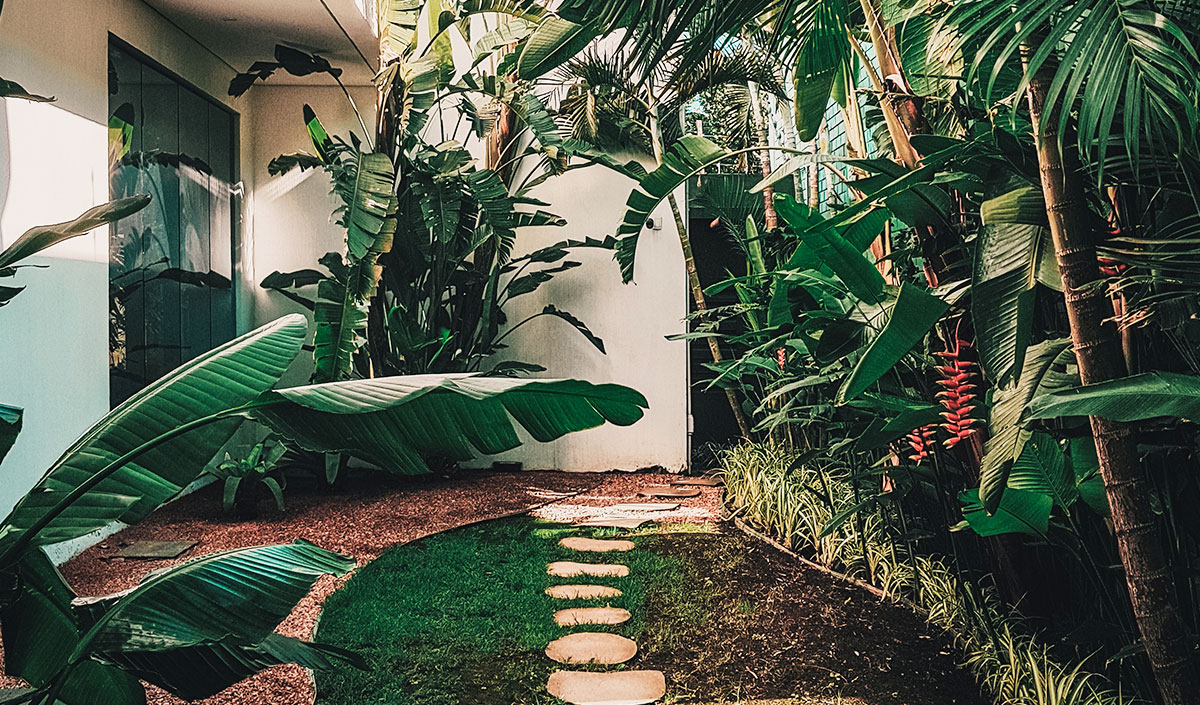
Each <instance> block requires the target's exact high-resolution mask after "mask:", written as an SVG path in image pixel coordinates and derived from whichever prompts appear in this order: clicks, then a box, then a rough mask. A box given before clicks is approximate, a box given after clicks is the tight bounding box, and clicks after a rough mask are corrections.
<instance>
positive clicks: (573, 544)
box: [558, 536, 637, 553]
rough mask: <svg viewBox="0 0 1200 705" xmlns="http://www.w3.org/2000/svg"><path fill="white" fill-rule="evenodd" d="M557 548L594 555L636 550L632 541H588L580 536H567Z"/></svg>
mask: <svg viewBox="0 0 1200 705" xmlns="http://www.w3.org/2000/svg"><path fill="white" fill-rule="evenodd" d="M558 545H559V546H562V547H563V548H569V549H571V550H572V551H592V552H594V553H608V552H609V551H632V550H633V549H635V548H637V546H635V545H634V543H633V542H632V541H626V540H624V539H619V540H609V539H589V538H584V537H582V536H568V537H567V538H565V539H559V542H558Z"/></svg>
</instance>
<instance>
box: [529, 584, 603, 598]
mask: <svg viewBox="0 0 1200 705" xmlns="http://www.w3.org/2000/svg"><path fill="white" fill-rule="evenodd" d="M546 594H547V595H549V596H550V597H553V598H554V599H556V600H607V599H611V598H614V597H620V596H621V591H620V590H618V589H616V588H614V587H608V586H607V585H551V586H550V587H548V588H546Z"/></svg>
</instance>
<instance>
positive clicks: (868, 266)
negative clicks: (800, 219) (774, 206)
mask: <svg viewBox="0 0 1200 705" xmlns="http://www.w3.org/2000/svg"><path fill="white" fill-rule="evenodd" d="M778 200H779V201H780V204H781V205H782V206H783V207H781V208H779V214H780V216H782V217H783V218H784V220H785V222H787V224H788V227H789V228H791V230H792V231H793V232H795V233H796V234H798V235H799V236H800V242H801V244H803V245H805V246H807V247H808V248H809V249H810V250H811V251H812V255H813V256H814V257H816V258H817V259H818V260H819V261H821V262H822V263H823V264H825V265H826V266H827V267H829V269H830V270H832V271H833V273H834V274H836V275H837V276H838V278H839V279H841V280H842V283H843V284H845V285H846V288H847V289H849V290H850V293H852V294H854V295H855V296H856V297H858V298H859V299H860V300H862V301H864V302H866V303H870V304H877V303H880V302H882V301H883V300H884V295H883V287H884V281H883V275H881V274H880V273H879V269H878V268H876V267H875V263H874V262H872V261H871V260H869V259H867V258H866V256H864V255H863V252H862V248H859V247H858V243H851V242H850V241H849V240H847V239H846V238H845V237H843V235H842V234H841V233H840V232H839V231H838V230H837V229H836V228H822V227H813V226H811V225H809V223H808V222H805V223H793V222H791V221H790V220H788V218H789V217H790V216H791V214H792V213H793V212H794V211H795V208H793V207H791V206H792V203H794V202H795V199H793V198H792V197H791V196H788V195H786V194H782V195H780V196H779V199H778ZM789 201H791V202H792V203H789ZM794 260H795V256H793V261H794ZM790 265H791V262H789V266H790Z"/></svg>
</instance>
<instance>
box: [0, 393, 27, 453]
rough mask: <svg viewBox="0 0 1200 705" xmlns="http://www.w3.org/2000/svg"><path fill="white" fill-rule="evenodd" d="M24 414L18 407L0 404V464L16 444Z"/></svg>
mask: <svg viewBox="0 0 1200 705" xmlns="http://www.w3.org/2000/svg"><path fill="white" fill-rule="evenodd" d="M24 414H25V410H24V409H22V408H20V407H17V406H8V405H6V404H0V462H3V461H4V456H6V455H8V451H9V449H11V448H12V447H13V443H16V442H17V435H18V434H19V433H21V420H22V418H23V417H24Z"/></svg>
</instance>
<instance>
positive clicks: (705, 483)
mask: <svg viewBox="0 0 1200 705" xmlns="http://www.w3.org/2000/svg"><path fill="white" fill-rule="evenodd" d="M671 484H672V485H682V486H685V487H686V486H692V487H720V486H721V485H723V484H724V483H723V482H722V481H721V479H720V478H717V477H681V478H679V479H677V480H675V481H674V482H672V483H671Z"/></svg>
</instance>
